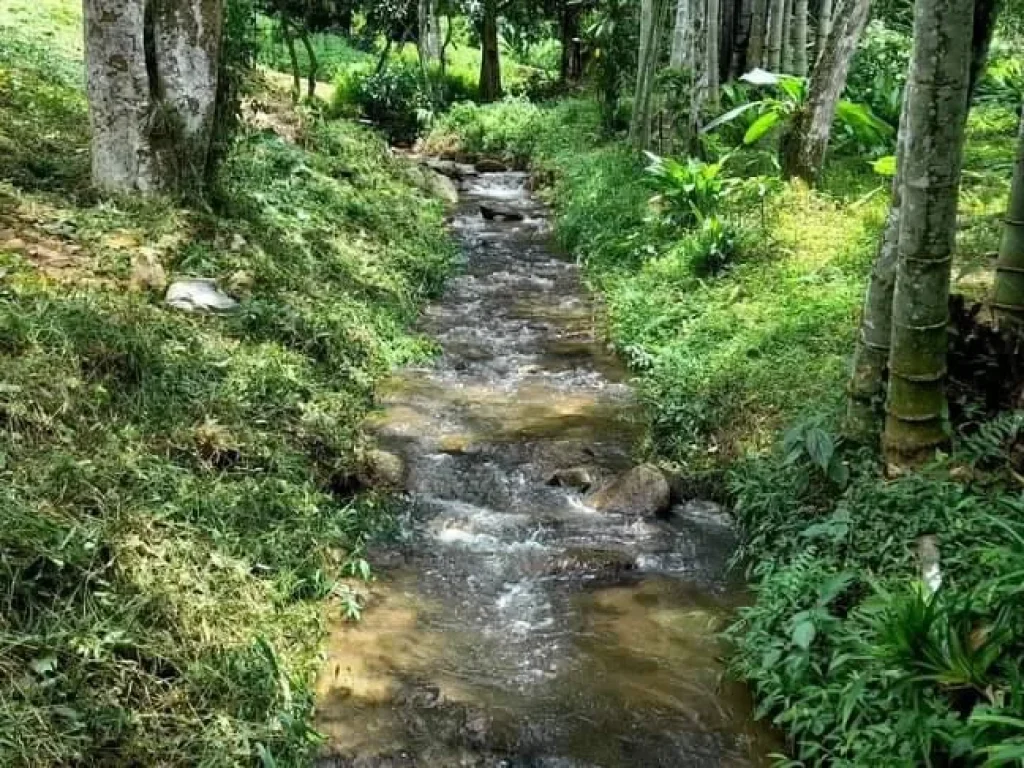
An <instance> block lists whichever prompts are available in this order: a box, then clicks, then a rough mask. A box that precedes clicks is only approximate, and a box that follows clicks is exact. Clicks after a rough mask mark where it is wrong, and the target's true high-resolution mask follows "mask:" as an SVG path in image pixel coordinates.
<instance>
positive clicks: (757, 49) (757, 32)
mask: <svg viewBox="0 0 1024 768" xmlns="http://www.w3.org/2000/svg"><path fill="white" fill-rule="evenodd" d="M767 13H768V0H752V2H751V7H750V38H749V41H748V42H747V66H746V68H747V69H748V70H750V69H754V68H755V67H762V66H770V65H768V64H767V62H766V61H765V60H764V54H765V32H766V31H767V30H766V24H765V22H766V21H767V18H766V17H767Z"/></svg>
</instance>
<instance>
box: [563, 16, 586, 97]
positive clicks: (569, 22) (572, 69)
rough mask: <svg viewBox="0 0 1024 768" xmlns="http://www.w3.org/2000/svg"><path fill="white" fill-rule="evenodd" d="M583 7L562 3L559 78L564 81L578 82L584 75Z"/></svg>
mask: <svg viewBox="0 0 1024 768" xmlns="http://www.w3.org/2000/svg"><path fill="white" fill-rule="evenodd" d="M582 13H583V7H582V6H581V5H578V4H576V3H573V2H569V1H568V0H566V2H564V3H563V5H562V15H561V19H560V23H559V36H560V37H561V39H562V61H561V66H560V67H559V78H560V79H561V81H562V83H566V84H568V83H578V82H579V81H580V78H582V77H583V51H582V50H581V48H580V16H581V15H582Z"/></svg>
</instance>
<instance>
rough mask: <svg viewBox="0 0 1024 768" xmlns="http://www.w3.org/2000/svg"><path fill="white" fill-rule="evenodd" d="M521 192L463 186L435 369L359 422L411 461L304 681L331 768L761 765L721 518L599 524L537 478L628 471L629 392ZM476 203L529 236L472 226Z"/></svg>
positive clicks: (632, 426)
mask: <svg viewBox="0 0 1024 768" xmlns="http://www.w3.org/2000/svg"><path fill="white" fill-rule="evenodd" d="M524 181H525V179H524V177H523V176H522V175H520V174H487V175H484V176H481V177H478V178H476V179H472V180H470V181H469V182H468V183H464V186H463V202H462V205H461V208H460V211H459V213H458V215H457V216H456V217H455V220H454V222H453V229H454V231H455V234H456V236H457V237H458V238H459V241H460V243H461V246H462V249H461V250H462V254H463V257H464V264H463V265H462V270H461V272H460V274H459V276H458V277H456V278H454V279H453V280H452V281H451V283H450V285H449V287H448V289H447V291H446V293H445V295H444V296H443V297H442V299H441V300H440V301H439V302H437V303H436V304H435V305H434V306H433V307H431V308H430V309H429V310H428V312H427V313H426V317H425V318H424V330H425V331H426V332H428V333H430V334H431V335H432V336H433V337H434V338H435V339H436V340H437V341H438V342H439V344H440V345H441V348H442V354H441V355H440V356H439V358H438V359H437V360H435V361H434V363H433V364H432V365H431V366H429V367H424V368H414V369H406V370H404V371H401V372H400V373H399V374H398V375H396V376H395V378H394V379H393V381H392V382H390V384H389V385H388V386H387V387H386V388H385V389H384V391H383V393H382V397H381V408H380V410H379V412H378V413H377V414H376V416H375V418H374V419H373V423H372V426H373V429H374V431H375V432H376V435H377V438H378V440H379V442H380V444H381V445H382V446H383V447H384V448H386V449H387V450H389V451H391V452H393V453H395V454H398V455H400V456H401V457H402V459H403V461H404V465H405V476H406V477H405V484H406V488H407V490H408V492H409V504H408V512H407V516H406V519H405V520H403V525H402V531H403V535H402V538H401V540H399V541H397V542H391V543H388V544H386V545H382V549H381V551H380V552H377V553H376V554H377V563H378V568H379V576H378V580H377V581H376V582H374V583H372V584H371V585H370V586H369V587H368V588H367V592H368V594H367V609H366V611H365V612H364V615H363V619H362V621H360V622H358V623H351V622H345V621H341V620H339V621H338V622H337V623H336V624H335V625H334V627H333V629H332V632H331V636H330V640H329V643H328V648H327V658H326V661H325V663H324V666H323V669H322V672H321V675H320V679H319V680H318V684H317V693H318V705H317V726H318V728H319V729H320V730H321V731H322V732H323V733H324V734H325V735H326V737H327V742H326V744H325V746H324V751H323V757H322V759H321V761H320V764H321V765H322V766H364V767H366V768H370V767H382V766H396V767H397V766H439V767H445V766H510V767H511V766H522V767H524V768H525V767H526V766H538V767H541V766H549V767H551V768H584V767H590V768H595V767H600V768H620V767H621V768H624V767H625V766H652V767H655V766H691V765H692V766H698V765H699V766H734V765H735V766H742V765H762V764H765V762H766V760H765V755H766V754H767V753H768V752H769V751H772V750H773V749H774V748H775V745H774V744H773V743H772V741H771V739H770V738H769V737H768V736H767V734H766V733H765V732H764V731H763V730H761V729H759V728H758V727H757V726H756V725H755V724H754V723H753V722H752V721H751V718H750V705H749V701H748V697H747V695H746V693H745V691H744V690H743V689H742V688H741V687H740V686H737V685H734V684H731V683H729V682H728V681H726V680H724V679H723V670H722V664H721V660H720V657H721V654H722V648H721V646H720V644H719V641H718V639H717V637H716V633H717V631H718V630H720V629H721V627H722V626H723V624H724V623H725V622H726V621H727V620H728V616H729V613H730V611H731V610H732V609H733V608H734V607H735V605H736V602H737V599H738V597H737V596H738V594H739V593H738V590H737V589H736V586H735V585H734V584H731V583H730V581H729V580H728V579H727V576H726V567H725V564H726V561H727V559H728V556H729V554H730V552H731V550H732V547H733V542H734V538H733V531H732V529H731V527H730V524H729V521H728V519H727V517H726V516H725V515H723V514H722V512H721V511H720V510H719V509H718V508H717V507H716V506H715V505H713V504H710V503H706V502H688V503H686V504H680V505H677V506H676V507H675V508H674V509H673V515H672V517H671V519H669V520H666V521H661V520H644V519H636V518H631V517H625V516H617V515H610V514H605V513H599V512H596V511H595V510H593V509H590V508H588V507H587V506H586V505H585V504H584V503H583V501H582V496H581V494H580V493H579V492H578V491H573V490H570V489H567V488H562V487H556V486H552V485H549V484H548V482H547V480H548V479H549V478H550V476H551V473H552V472H553V471H555V470H559V469H567V468H570V467H584V468H586V472H587V473H588V474H590V475H591V476H593V477H595V478H601V477H607V476H610V475H612V474H614V473H615V472H618V471H621V470H622V469H624V468H627V467H628V466H630V460H631V455H632V452H633V449H634V446H635V443H636V440H637V439H638V437H639V435H640V427H639V424H638V419H637V408H636V404H635V401H634V397H633V393H632V391H631V389H630V387H629V386H628V384H627V383H626V382H625V377H624V375H623V372H622V370H621V369H620V368H619V366H618V364H617V363H616V362H615V360H614V359H612V358H611V357H610V356H609V355H608V354H607V352H606V350H605V349H604V346H603V344H602V343H601V342H600V340H599V339H598V338H596V337H595V326H596V325H597V324H596V323H595V320H594V308H593V306H592V304H591V302H590V299H589V297H588V295H587V292H586V290H585V289H584V288H583V286H582V285H581V282H580V276H579V271H578V269H577V267H576V265H575V264H573V263H570V262H568V261H566V260H565V259H564V258H562V257H561V256H560V255H558V254H557V253H556V252H554V251H553V249H552V248H551V245H550V243H549V240H548V236H547V233H546V228H545V224H544V219H543V216H542V211H541V210H540V209H539V208H538V207H537V206H536V205H535V204H534V203H533V202H532V201H531V199H530V197H529V195H528V194H527V193H526V191H525V189H524ZM482 201H486V202H488V203H492V204H494V203H496V204H498V205H500V206H504V207H506V208H514V209H515V210H518V211H520V212H522V213H523V215H524V217H525V218H524V220H523V221H514V222H501V221H485V220H483V219H482V217H481V216H480V215H479V210H478V206H479V203H480V202H482Z"/></svg>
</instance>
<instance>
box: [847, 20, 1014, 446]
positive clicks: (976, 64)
mask: <svg viewBox="0 0 1024 768" xmlns="http://www.w3.org/2000/svg"><path fill="white" fill-rule="evenodd" d="M998 7H999V0H977V2H976V3H975V7H974V24H973V39H972V42H971V69H970V85H969V89H968V91H969V94H971V95H972V94H973V93H974V89H975V87H976V86H977V84H978V81H979V80H980V79H981V75H982V73H983V72H984V70H985V64H986V61H987V57H988V48H989V42H990V41H991V38H992V31H993V29H994V28H995V20H996V16H997V11H998ZM834 18H838V14H836V16H835V17H834ZM907 94H908V89H904V102H903V108H902V109H901V111H900V128H899V134H898V138H897V151H896V177H895V178H894V179H893V191H892V204H891V206H890V208H889V215H888V218H887V219H886V225H885V232H884V234H883V237H882V241H881V244H880V246H879V251H878V256H877V258H876V259H875V265H874V268H873V269H872V272H871V280H870V282H869V284H868V288H867V292H866V294H865V298H864V312H863V315H862V317H861V326H860V334H859V336H858V341H857V349H856V351H855V352H854V358H853V371H852V373H851V375H850V383H849V387H848V394H849V399H848V409H847V418H846V426H845V430H846V433H847V434H848V436H850V437H852V438H854V439H857V440H861V441H867V440H869V439H871V438H872V437H874V436H875V435H877V422H878V418H877V414H878V410H879V409H878V406H879V405H880V403H881V401H882V400H883V399H884V396H885V391H886V385H887V383H888V362H889V348H890V343H891V328H892V311H893V308H892V300H893V289H894V287H895V284H896V263H897V246H898V240H899V231H900V219H901V213H902V208H903V206H902V202H903V200H902V197H903V195H902V188H903V179H904V174H903V168H904V160H903V155H904V152H905V144H906V120H907V109H906V97H907Z"/></svg>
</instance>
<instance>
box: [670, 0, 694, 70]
mask: <svg viewBox="0 0 1024 768" xmlns="http://www.w3.org/2000/svg"><path fill="white" fill-rule="evenodd" d="M690 1H691V0H678V2H677V3H676V18H675V25H674V26H673V28H672V53H671V55H670V57H669V66H671V67H672V68H673V69H691V68H692V66H693V62H692V61H691V58H690V54H691V52H692V49H693V34H692V26H693V25H692V22H691V19H690Z"/></svg>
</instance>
